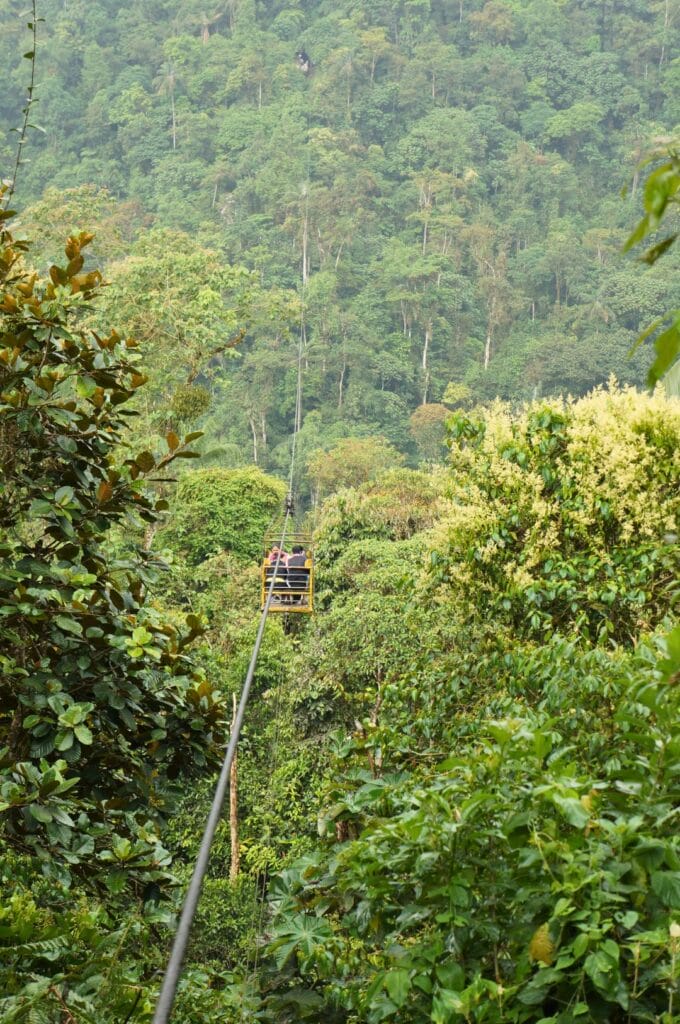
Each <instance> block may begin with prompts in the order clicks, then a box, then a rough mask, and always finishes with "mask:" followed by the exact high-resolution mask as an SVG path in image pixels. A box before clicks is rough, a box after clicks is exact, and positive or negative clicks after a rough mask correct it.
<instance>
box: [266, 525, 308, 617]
mask: <svg viewBox="0 0 680 1024" xmlns="http://www.w3.org/2000/svg"><path fill="white" fill-rule="evenodd" d="M280 539H281V534H280V533H278V534H276V533H272V534H268V535H266V536H265V539H264V554H263V558H262V586H261V607H262V608H264V606H265V602H266V600H267V594H268V593H269V587H270V586H271V582H272V578H274V589H273V591H272V599H271V602H270V604H269V611H270V612H277V613H279V614H285V615H291V614H292V615H309V614H310V613H311V612H312V611H313V610H314V551H313V547H312V542H311V538H310V537H309V535H308V534H304V533H291V534H290V535H289V536H288V537H286V540H285V552H284V554H285V556H286V563H285V564H284V563H283V560H281V561H279V566H278V569H277V568H276V556H277V553H278V547H279V542H280Z"/></svg>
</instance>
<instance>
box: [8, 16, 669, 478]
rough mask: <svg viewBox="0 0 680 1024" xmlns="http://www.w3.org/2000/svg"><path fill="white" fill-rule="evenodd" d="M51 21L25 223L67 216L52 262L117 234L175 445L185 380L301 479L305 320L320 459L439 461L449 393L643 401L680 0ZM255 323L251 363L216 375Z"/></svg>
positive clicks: (12, 45)
mask: <svg viewBox="0 0 680 1024" xmlns="http://www.w3.org/2000/svg"><path fill="white" fill-rule="evenodd" d="M40 8H41V13H42V14H43V15H44V16H45V19H46V22H45V25H44V26H40V31H39V40H38V82H39V88H38V90H37V91H36V96H37V97H38V100H39V102H38V104H37V106H36V108H35V111H34V114H33V115H32V116H33V118H34V119H36V120H38V121H40V123H41V124H42V126H43V128H44V129H45V136H44V138H43V137H41V136H37V135H35V136H34V137H33V139H32V142H31V162H30V163H28V164H26V166H25V167H23V168H22V169H21V178H20V181H21V189H22V194H23V196H24V197H27V196H29V195H30V196H32V197H33V198H34V199H35V200H36V206H35V207H34V210H33V211H31V210H28V211H26V212H25V214H24V215H23V219H24V220H25V222H26V225H27V227H28V226H29V225H30V224H31V223H32V222H35V221H36V220H38V221H39V222H40V223H41V225H42V224H43V223H44V222H45V220H46V217H45V210H46V206H47V207H48V208H49V209H50V215H49V218H47V219H49V221H50V225H49V228H48V231H47V234H46V240H45V255H46V258H50V259H54V258H55V245H57V244H58V243H59V238H60V237H61V235H60V233H59V232H58V231H57V230H56V227H57V226H58V223H59V218H64V221H63V224H64V227H65V228H66V232H67V233H68V232H71V231H73V230H74V229H76V228H77V229H78V230H81V229H83V228H85V227H87V228H88V229H89V230H93V229H95V230H96V231H97V235H98V241H97V243H96V244H97V245H98V246H99V249H98V258H100V259H101V258H102V257H103V258H105V259H106V261H107V276H108V277H109V278H110V279H111V280H112V282H113V285H112V289H111V290H110V292H109V293H108V295H107V297H106V299H105V302H106V303H107V304H108V308H107V310H106V316H107V318H108V319H107V321H106V322H107V323H113V324H114V325H115V326H117V327H118V328H119V330H120V331H121V333H123V334H125V333H132V334H136V333H142V334H143V335H144V337H146V338H148V339H149V354H150V356H152V355H153V358H152V359H151V365H150V373H151V378H152V380H151V387H150V389H149V391H148V393H147V398H146V402H149V401H152V400H153V403H154V409H153V410H152V411H153V412H154V413H155V414H156V415H155V417H152V421H153V422H152V425H153V426H155V428H156V429H158V430H160V432H161V433H162V432H163V430H165V429H167V411H168V410H167V405H168V403H167V401H166V400H164V401H162V402H161V404H160V408H159V407H158V406H157V404H156V403H157V402H158V399H159V395H160V394H161V393H163V394H167V392H163V382H164V379H165V378H166V377H167V378H168V379H169V384H171V385H172V386H173V387H174V386H177V387H181V388H183V387H185V386H189V387H190V388H192V389H194V388H198V389H199V390H198V391H195V390H192V391H191V394H189V395H184V396H182V395H181V394H180V395H179V396H178V402H179V407H178V408H177V409H176V410H175V412H178V411H182V410H183V409H184V410H186V409H187V408H188V409H189V410H190V411H192V412H193V413H195V414H198V415H203V416H204V417H205V425H206V427H207V434H208V437H209V442H210V443H208V442H206V448H210V449H211V450H214V449H215V447H216V446H218V445H219V447H220V452H221V454H220V456H219V458H220V460H221V462H222V464H223V465H228V466H239V465H242V464H243V463H244V462H247V461H250V460H251V459H252V460H254V461H256V462H259V463H260V464H261V465H262V466H263V468H264V469H266V470H268V471H281V470H282V468H283V467H285V464H286V461H287V455H288V446H287V443H286V439H287V436H288V434H289V432H290V429H291V425H292V422H293V416H294V408H293V401H292V397H291V395H292V392H293V389H294V377H295V366H294V363H295V346H294V344H292V343H289V342H290V339H289V337H288V334H289V329H290V328H291V327H292V325H295V328H296V330H297V329H298V328H299V317H298V314H299V307H300V299H301V300H302V304H303V305H304V307H305V318H304V324H303V326H302V330H303V335H304V341H305V397H304V402H303V411H304V416H305V419H309V418H310V417H314V416H316V417H317V418H316V419H312V420H311V422H310V424H309V431H308V434H307V441H308V443H309V446H310V453H311V452H312V451H314V450H315V449H317V450H318V449H321V450H326V449H328V448H330V447H332V446H333V444H334V443H335V442H336V441H337V440H338V438H341V437H346V436H348V435H358V436H366V435H370V434H375V435H381V436H384V437H385V438H386V439H387V441H389V442H390V443H391V444H393V445H396V447H397V448H399V449H400V450H401V451H402V452H404V454H406V455H408V456H410V457H414V456H415V455H416V453H420V452H423V451H424V449H423V448H422V445H420V447H418V439H417V438H415V439H412V437H411V433H410V430H409V418H410V416H411V414H412V413H413V411H414V409H415V408H416V407H417V406H418V405H420V404H421V403H427V404H432V405H436V404H438V403H440V402H442V401H443V400H444V395H445V393H446V390H447V387H449V385H451V384H453V385H457V386H460V385H461V384H464V385H465V386H466V387H467V388H468V389H469V391H470V394H471V396H472V398H473V399H474V400H487V399H492V398H494V397H495V396H496V395H501V397H504V398H509V399H527V398H531V397H533V396H536V395H541V394H551V393H555V392H562V393H567V392H571V393H572V394H583V393H585V392H586V391H587V390H588V389H589V388H590V387H592V386H593V385H595V384H599V383H602V382H604V381H605V380H606V379H607V378H608V376H609V374H610V373H612V372H613V373H615V374H616V375H617V377H618V378H619V379H620V380H622V381H635V382H642V381H643V380H644V375H645V372H646V369H647V367H648V365H649V360H648V359H647V358H646V356H645V354H644V353H643V352H638V353H637V354H636V356H635V357H634V358H633V359H632V360H631V359H629V358H628V350H629V349H630V347H631V345H632V344H633V342H634V340H635V338H636V337H637V336H638V334H639V333H640V331H641V330H642V329H643V328H644V327H646V326H647V325H648V324H650V323H651V322H653V321H654V320H655V318H656V317H658V315H659V313H660V312H661V311H663V310H665V309H672V308H673V306H674V305H675V301H674V298H673V291H674V279H675V274H676V273H677V265H678V253H677V252H676V251H675V249H670V250H669V251H668V252H667V254H666V256H665V257H664V259H663V260H659V261H658V262H657V263H655V265H654V266H651V267H650V268H649V269H648V270H645V272H644V273H641V272H640V269H639V267H636V266H635V264H634V260H633V259H632V258H631V259H627V258H622V256H621V248H622V246H623V243H624V241H625V239H626V237H627V235H628V234H629V232H630V226H631V224H633V222H634V221H636V220H637V219H638V216H639V213H638V207H639V205H640V204H641V199H642V196H643V186H644V180H645V174H646V172H645V171H643V172H641V171H640V170H639V168H638V164H639V162H640V159H641V157H642V156H643V154H644V153H645V152H646V151H647V149H648V147H649V145H650V141H651V140H652V139H653V138H656V137H658V136H661V137H663V136H668V135H669V133H671V132H672V131H673V130H674V128H675V127H676V126H677V124H678V121H679V119H680V111H679V108H678V102H677V95H678V78H677V76H678V72H677V45H678V32H680V17H678V11H677V5H676V4H675V3H674V2H669V0H658V2H657V0H654V2H648V0H627V2H626V3H625V4H611V3H609V2H608V0H597V2H593V3H583V2H581V0H566V2H559V3H558V2H555V0H493V2H485V0H460V2H459V3H449V2H441V0H422V2H420V0H419V2H417V3H413V2H409V3H405V2H394V3H393V2H370V3H369V2H365V3H355V2H352V3H350V2H346V3H324V2H320V0H315V2H313V3H312V2H306V0H305V2H302V0H294V2H293V0H291V3H289V4H283V3H280V2H278V0H257V2H255V0H238V2H235V0H231V2H224V3H216V4H214V5H213V6H212V7H206V6H205V5H204V4H202V3H199V2H198V0H189V2H187V0H183V2H182V3H179V2H177V0H159V2H156V3H153V4H151V5H149V4H148V3H140V2H137V0H131V2H129V3H126V4H124V5H121V4H120V3H113V2H111V0H98V2H96V3H82V2H77V3H69V4H62V3H58V2H56V0H44V3H42V4H41V5H40ZM0 20H1V22H2V33H0V47H1V52H2V57H3V66H4V67H6V68H8V69H11V72H10V75H9V83H8V88H7V89H6V90H5V91H4V92H3V96H2V97H1V98H0V120H2V123H3V124H5V125H6V126H8V127H9V126H11V125H13V124H15V123H18V108H19V106H20V98H21V97H22V96H23V95H24V91H25V90H24V82H23V76H24V75H25V62H22V61H21V59H20V54H21V52H22V51H23V50H25V49H26V40H25V28H24V27H23V23H22V22H21V20H20V19H19V18H18V17H16V12H15V9H14V7H13V6H10V7H6V8H5V10H4V13H2V14H0ZM301 47H302V48H304V50H305V51H306V53H307V54H308V55H309V57H310V58H311V62H312V66H311V68H310V69H309V72H308V73H305V71H304V70H303V69H302V68H301V67H299V66H298V61H297V60H296V57H295V53H296V51H297V50H299V48H301ZM3 146H4V147H5V148H4V152H5V156H6V162H7V164H8V165H9V163H10V157H11V154H12V153H13V150H12V145H11V136H8V139H7V142H6V143H4V144H3ZM660 180H661V179H657V183H659V182H660ZM664 180H665V179H664ZM627 182H629V183H630V184H631V187H630V188H629V192H628V197H627V199H626V200H625V201H624V200H621V199H620V198H619V196H618V193H619V190H620V189H621V187H622V186H623V185H624V184H625V183H627ZM93 183H96V187H95V186H94V185H93ZM47 186H49V187H50V189H51V192H50V193H49V198H48V199H47V198H46V199H45V200H41V199H40V196H41V193H42V192H43V190H44V189H45V188H46V187H47ZM656 194H657V195H659V194H660V193H659V192H658V190H657V193H656ZM671 200H672V197H671ZM672 207H673V201H671V205H670V207H669V210H672ZM53 211H54V213H55V214H57V215H58V216H57V218H56V221H55V219H54V217H53ZM657 212H658V211H657ZM652 227H654V225H652ZM149 228H153V231H151V232H149V231H148V229H149ZM674 230H675V229H674V226H673V225H672V224H671V225H669V232H670V233H672V232H673V231H674ZM121 241H123V242H131V243H132V245H131V247H130V248H129V249H128V250H126V249H125V248H124V245H123V246H122V247H121ZM650 241H651V242H652V243H653V242H654V241H655V239H651V240H650ZM113 264H115V266H114V265H113ZM239 267H241V268H243V267H245V268H248V270H247V271H243V274H244V275H247V274H248V273H250V274H252V275H254V276H253V277H252V278H251V279H248V278H247V277H246V276H241V277H239V274H240V271H239V269H238V268H239ZM255 284H257V288H258V289H260V290H261V295H260V298H259V299H258V300H257V303H256V305H258V308H259V312H257V315H255V316H254V318H250V317H247V318H246V319H245V321H244V319H243V318H239V317H237V318H236V321H235V322H234V323H233V324H231V325H223V323H222V314H223V312H224V310H223V309H222V308H221V299H220V294H221V291H223V290H225V291H226V292H228V293H230V292H231V291H233V289H234V287H236V289H237V290H240V291H245V290H248V289H251V288H254V287H255ZM139 288H143V289H144V290H145V300H144V302H143V303H141V304H140V300H139V291H138V289H139ZM192 289H193V290H192ZM135 290H137V293H136V295H135ZM296 292H297V293H298V294H296ZM109 297H110V302H109ZM226 305H227V307H228V308H233V309H237V308H238V303H234V302H232V301H231V296H230V297H229V300H228V302H227V303H226ZM267 308H268V309H270V310H271V309H274V310H275V311H276V313H277V317H276V321H275V322H274V321H271V320H269V318H268V315H267V313H266V312H265V310H266V309H267ZM112 314H113V315H112ZM197 316H199V317H200V316H202V320H203V323H202V333H201V332H200V331H197V330H196V326H197ZM241 327H247V328H248V332H247V334H246V336H245V337H244V340H243V342H242V343H241V344H240V345H238V346H237V348H236V349H229V350H228V352H232V353H233V352H236V354H237V357H236V358H229V359H226V358H225V359H223V358H222V357H221V356H220V358H219V359H217V360H213V361H211V360H210V359H208V360H203V356H206V355H207V356H210V353H211V352H213V351H215V350H219V349H220V347H221V346H222V345H224V344H225V343H226V342H228V341H230V340H231V339H233V338H234V337H235V336H237V335H238V330H239V328H241ZM140 329H141V331H140ZM227 335H228V336H227ZM158 346H160V352H161V358H160V359H157V357H156V354H157V352H158ZM152 350H153V352H152ZM199 351H200V355H201V360H199V361H198V362H196V360H195V359H194V358H193V356H194V355H195V354H196V353H197V352H199ZM227 354H228V353H227ZM202 360H203V361H202ZM197 367H198V369H199V376H198V377H194V379H192V380H188V378H190V377H192V374H193V373H194V372H195V370H196V368H197ZM201 389H203V390H201ZM168 390H170V389H169V388H168ZM183 397H184V399H187V400H188V406H187V404H186V403H184V404H183ZM206 399H207V401H209V402H211V406H210V408H209V409H208V410H207V412H206V409H205V407H204V406H205V400H206ZM171 402H174V398H171ZM201 403H203V407H202V405H201ZM171 425H172V424H171ZM427 451H428V455H427V457H432V453H434V455H435V456H436V457H437V458H440V457H441V450H440V449H439V448H438V447H436V446H435V447H434V448H433V447H432V446H428V447H427Z"/></svg>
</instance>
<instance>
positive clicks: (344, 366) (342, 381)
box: [338, 359, 347, 409]
mask: <svg viewBox="0 0 680 1024" xmlns="http://www.w3.org/2000/svg"><path fill="white" fill-rule="evenodd" d="M346 371H347V360H345V359H343V361H342V369H341V371H340V380H339V381H338V409H342V400H343V396H344V390H343V389H344V386H345V373H346Z"/></svg>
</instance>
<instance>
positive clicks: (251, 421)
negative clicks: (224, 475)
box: [248, 416, 257, 465]
mask: <svg viewBox="0 0 680 1024" xmlns="http://www.w3.org/2000/svg"><path fill="white" fill-rule="evenodd" d="M248 422H249V423H250V431H251V433H252V435H253V462H254V463H255V465H257V429H256V427H255V420H254V419H253V417H252V416H251V417H250V419H249V421H248Z"/></svg>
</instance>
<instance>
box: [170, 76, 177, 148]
mask: <svg viewBox="0 0 680 1024" xmlns="http://www.w3.org/2000/svg"><path fill="white" fill-rule="evenodd" d="M170 110H171V111H172V148H173V149H177V122H176V120H175V91H174V89H171V90H170Z"/></svg>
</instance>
